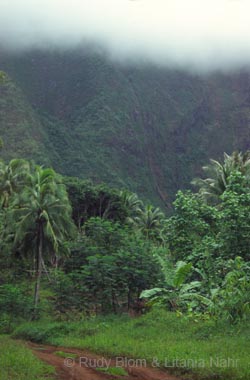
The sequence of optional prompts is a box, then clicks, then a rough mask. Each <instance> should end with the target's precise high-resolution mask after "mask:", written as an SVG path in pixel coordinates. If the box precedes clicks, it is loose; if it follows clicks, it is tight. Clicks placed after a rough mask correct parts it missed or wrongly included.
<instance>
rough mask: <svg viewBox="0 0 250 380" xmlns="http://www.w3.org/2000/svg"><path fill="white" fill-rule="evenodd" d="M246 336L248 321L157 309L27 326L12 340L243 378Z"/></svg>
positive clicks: (248, 348)
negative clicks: (217, 320) (234, 322)
mask: <svg viewBox="0 0 250 380" xmlns="http://www.w3.org/2000/svg"><path fill="white" fill-rule="evenodd" d="M249 333H250V326H249V324H247V323H245V324H243V323H242V324H240V325H235V326H232V325H229V324H227V323H226V322H222V321H221V322H220V323H215V322H214V321H198V322H197V321H196V322H195V321H193V320H187V319H186V318H183V317H177V316H176V315H175V314H174V313H167V312H165V311H163V310H157V311H153V312H151V313H149V314H147V315H144V316H142V317H141V318H135V319H130V318H128V317H126V316H123V317H114V316H111V317H106V318H101V317H96V318H90V319H84V320H83V321H81V322H77V323H76V322H75V323H73V322H71V323H65V322H64V323H52V324H48V323H46V324H45V323H41V322H40V323H34V324H32V325H30V324H29V325H28V324H27V325H22V326H20V327H19V329H18V330H16V332H15V336H16V337H22V338H26V339H27V338H29V339H33V340H37V341H39V342H41V341H43V342H46V343H51V344H55V345H61V346H66V347H76V348H87V349H89V350H91V351H94V352H97V353H102V354H106V355H111V356H117V355H119V356H120V355H123V356H127V357H133V358H140V359H146V361H147V363H148V364H149V365H150V364H152V363H153V364H157V365H159V366H161V367H164V366H169V369H170V370H172V371H173V367H175V371H176V369H177V372H179V373H183V372H185V373H187V374H189V373H190V378H192V379H193V378H194V376H195V378H198V379H210V380H211V379H223V380H229V379H233V380H240V379H242V380H243V379H244V380H246V379H250V366H249V358H250V342H249ZM36 338H37V339H36ZM153 361H154V362H153ZM187 377H189V375H187ZM187 377H185V378H187Z"/></svg>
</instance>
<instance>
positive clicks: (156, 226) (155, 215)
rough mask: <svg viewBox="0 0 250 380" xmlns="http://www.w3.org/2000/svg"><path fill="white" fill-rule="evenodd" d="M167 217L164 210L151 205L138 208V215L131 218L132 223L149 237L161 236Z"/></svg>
mask: <svg viewBox="0 0 250 380" xmlns="http://www.w3.org/2000/svg"><path fill="white" fill-rule="evenodd" d="M164 220H165V217H164V214H163V212H162V211H161V210H160V209H159V208H158V207H156V208H154V207H153V206H151V205H146V206H145V207H144V208H142V209H138V211H137V215H136V216H135V217H134V218H133V219H131V224H132V225H134V226H135V227H136V228H138V230H140V231H141V232H142V233H143V234H144V235H145V236H146V237H147V238H150V237H157V236H160V233H161V230H162V229H163V223H164Z"/></svg>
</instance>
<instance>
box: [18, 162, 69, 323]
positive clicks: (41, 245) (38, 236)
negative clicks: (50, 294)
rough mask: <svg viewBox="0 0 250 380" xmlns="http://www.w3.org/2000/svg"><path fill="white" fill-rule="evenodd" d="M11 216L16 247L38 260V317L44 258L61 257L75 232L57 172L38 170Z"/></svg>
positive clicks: (35, 305) (36, 288) (63, 188)
mask: <svg viewBox="0 0 250 380" xmlns="http://www.w3.org/2000/svg"><path fill="white" fill-rule="evenodd" d="M12 217H14V220H15V221H16V226H15V227H16V230H15V239H14V245H15V246H16V247H19V248H21V249H28V250H29V251H31V252H32V253H33V254H34V257H35V263H36V285H35V295H34V311H35V316H36V313H37V306H38V303H39V294H40V281H41V275H42V265H43V261H44V258H45V255H46V254H47V255H49V256H51V255H58V253H59V248H60V249H62V244H63V242H64V240H65V239H66V238H68V237H70V236H72V235H73V234H74V231H75V228H74V224H73V222H72V219H71V206H70V204H69V200H68V195H67V192H66V188H65V186H64V185H63V184H62V183H60V179H59V177H58V175H56V173H55V172H54V170H52V169H43V168H42V167H40V166H36V167H35V170H34V173H32V174H31V175H30V176H29V183H28V185H27V186H25V187H24V189H23V191H22V192H21V193H20V194H16V197H15V200H14V203H13V208H12Z"/></svg>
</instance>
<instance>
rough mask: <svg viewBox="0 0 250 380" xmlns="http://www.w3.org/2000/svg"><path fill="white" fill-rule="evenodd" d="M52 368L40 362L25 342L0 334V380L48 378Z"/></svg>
mask: <svg viewBox="0 0 250 380" xmlns="http://www.w3.org/2000/svg"><path fill="white" fill-rule="evenodd" d="M53 374H54V368H52V367H49V366H47V365H45V364H43V363H42V362H40V361H39V360H38V359H37V358H36V357H35V356H34V355H33V354H32V352H31V351H30V350H29V349H28V348H27V347H26V346H25V344H22V343H19V342H17V341H13V340H11V339H10V338H8V337H7V336H0V380H45V379H46V380H48V379H51V380H52V378H53Z"/></svg>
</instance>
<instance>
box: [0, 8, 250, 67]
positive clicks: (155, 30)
mask: <svg viewBox="0 0 250 380" xmlns="http://www.w3.org/2000/svg"><path fill="white" fill-rule="evenodd" d="M82 42H84V43H86V42H88V43H89V42H90V43H95V44H98V45H99V46H102V47H103V48H104V49H105V50H106V51H107V52H108V53H109V55H110V56H111V57H113V58H115V59H117V58H118V59H121V60H122V61H126V60H135V59H143V60H149V61H151V62H156V63H159V64H163V65H171V66H175V65H180V66H183V67H191V68H202V69H214V68H215V69H217V68H238V67H240V66H243V65H249V66H250V0H0V44H1V45H4V47H5V48H8V49H15V50H17V49H20V48H21V49H27V48H30V47H33V46H36V47H37V46H38V47H44V46H47V45H53V46H55V45H56V46H59V47H69V46H75V45H77V44H79V43H82Z"/></svg>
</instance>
